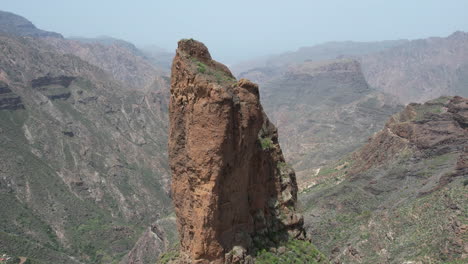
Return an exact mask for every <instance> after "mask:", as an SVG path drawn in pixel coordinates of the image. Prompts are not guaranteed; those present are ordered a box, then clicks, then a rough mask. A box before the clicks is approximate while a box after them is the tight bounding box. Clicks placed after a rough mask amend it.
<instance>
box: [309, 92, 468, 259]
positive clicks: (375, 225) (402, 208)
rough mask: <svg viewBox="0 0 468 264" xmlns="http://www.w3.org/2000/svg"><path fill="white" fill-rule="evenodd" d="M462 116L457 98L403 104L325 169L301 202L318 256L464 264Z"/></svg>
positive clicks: (466, 161)
mask: <svg viewBox="0 0 468 264" xmlns="http://www.w3.org/2000/svg"><path fill="white" fill-rule="evenodd" d="M467 117H468V99H467V98H462V97H459V96H455V97H440V98H438V99H435V100H432V101H429V102H426V103H424V104H416V103H412V104H409V105H408V106H407V107H406V108H405V109H404V110H403V111H402V112H400V113H398V114H396V115H394V116H392V117H391V118H390V119H389V120H388V122H387V123H386V124H385V127H384V128H383V129H382V130H381V131H379V132H378V133H376V134H375V135H374V136H372V137H371V138H369V140H368V142H367V144H365V145H364V146H363V147H362V148H361V149H359V150H358V151H355V152H353V153H351V154H349V155H347V156H346V157H345V158H343V159H341V160H339V161H337V162H335V163H334V164H332V165H329V166H327V167H326V168H324V169H323V172H321V175H320V177H321V178H322V180H319V179H318V180H317V182H318V184H317V185H315V186H314V187H311V188H309V189H307V190H305V191H304V192H302V193H301V195H300V199H301V202H302V204H304V205H305V208H307V209H306V210H305V212H304V215H305V217H304V219H305V227H306V230H307V233H308V234H311V235H312V238H313V239H314V240H316V241H320V243H316V245H317V246H318V248H319V250H321V251H322V252H324V253H325V254H327V255H328V256H330V260H331V261H332V263H357V262H359V263H429V262H432V263H444V262H450V263H457V262H459V261H461V262H463V260H465V259H466V254H467V253H468V251H467V248H466V246H465V245H466V243H465V242H464V237H463V236H464V235H465V236H466V234H465V233H464V232H463V231H462V230H463V229H466V226H464V225H463V224H462V223H463V221H464V220H465V218H466V217H465V215H466V214H465V213H466V188H467V187H466V185H467V183H468V181H467V178H468V127H467V126H466V120H467ZM316 178H318V176H317V177H316ZM465 262H466V261H465Z"/></svg>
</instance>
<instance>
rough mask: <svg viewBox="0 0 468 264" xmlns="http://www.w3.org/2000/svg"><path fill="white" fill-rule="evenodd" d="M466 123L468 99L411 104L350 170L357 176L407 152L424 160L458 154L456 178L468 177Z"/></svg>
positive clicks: (457, 98)
mask: <svg viewBox="0 0 468 264" xmlns="http://www.w3.org/2000/svg"><path fill="white" fill-rule="evenodd" d="M467 120H468V99H467V98H462V97H459V96H455V97H441V98H439V99H435V100H433V101H429V102H427V103H425V104H415V103H412V104H409V105H408V106H407V107H406V108H405V109H404V110H403V111H402V112H401V113H399V114H396V115H394V116H392V117H391V118H390V120H389V121H388V122H387V123H386V125H385V128H384V129H383V130H382V131H380V132H378V133H376V134H375V135H374V136H373V137H372V138H371V139H370V140H369V143H368V144H366V145H365V146H364V147H363V148H362V149H361V150H360V151H358V152H356V153H355V154H354V158H355V159H356V161H357V162H356V163H355V164H354V166H353V168H351V171H352V172H353V173H357V172H360V171H364V170H367V169H369V168H370V167H373V166H378V165H380V164H382V163H384V162H386V161H388V160H391V159H393V158H396V157H397V156H399V155H404V153H405V151H406V153H409V152H410V151H412V152H417V153H420V154H419V155H420V156H421V158H427V157H431V156H436V155H441V154H445V153H450V152H455V153H459V158H458V162H457V171H456V172H455V173H454V175H463V174H466V173H467V172H468V165H467V163H468V162H467V156H468V154H467V153H468V145H467V142H468V125H467V124H468V122H467ZM404 150H405V151H404ZM402 153H403V154H402Z"/></svg>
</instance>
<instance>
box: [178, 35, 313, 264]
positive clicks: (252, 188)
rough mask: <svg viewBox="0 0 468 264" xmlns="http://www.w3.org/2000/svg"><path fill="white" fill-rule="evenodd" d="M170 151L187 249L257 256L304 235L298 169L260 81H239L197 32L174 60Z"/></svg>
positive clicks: (223, 256) (199, 258)
mask: <svg viewBox="0 0 468 264" xmlns="http://www.w3.org/2000/svg"><path fill="white" fill-rule="evenodd" d="M169 112H170V113H169V114H170V136H169V158H170V166H171V171H172V196H173V200H174V205H175V210H176V214H177V221H178V229H179V234H180V246H181V248H180V250H181V253H182V254H181V256H185V258H186V261H188V262H192V263H251V262H253V260H252V257H251V256H250V255H251V254H252V253H254V252H255V250H256V249H261V248H269V247H274V246H275V245H276V244H277V243H279V242H280V241H282V240H286V239H288V238H290V237H293V238H300V237H304V236H305V233H304V229H303V218H302V215H301V214H299V213H298V212H297V211H296V202H297V184H296V177H295V173H294V171H293V170H292V168H291V167H290V166H288V165H287V164H286V163H285V160H284V157H283V154H282V151H281V148H280V146H279V144H278V135H277V130H276V128H275V127H274V126H273V124H272V123H270V121H269V120H268V118H267V116H266V115H265V114H264V112H263V109H262V106H261V104H260V98H259V91H258V86H257V85H256V84H254V83H252V82H250V81H249V80H246V79H241V80H239V81H237V80H236V79H235V78H234V77H233V75H232V73H231V72H230V71H229V69H228V68H227V67H226V66H224V65H223V64H221V63H218V62H216V61H214V60H212V58H211V56H210V53H209V51H208V49H207V48H206V46H205V45H204V44H203V43H201V42H198V41H195V40H192V39H189V40H187V39H185V40H181V41H179V43H178V49H177V51H176V56H175V58H174V61H173V64H172V76H171V99H170V108H169Z"/></svg>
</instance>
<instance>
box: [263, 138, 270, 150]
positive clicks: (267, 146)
mask: <svg viewBox="0 0 468 264" xmlns="http://www.w3.org/2000/svg"><path fill="white" fill-rule="evenodd" d="M260 145H261V146H262V149H263V150H267V149H271V148H273V141H272V140H271V138H260Z"/></svg>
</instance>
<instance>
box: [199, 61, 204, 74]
mask: <svg viewBox="0 0 468 264" xmlns="http://www.w3.org/2000/svg"><path fill="white" fill-rule="evenodd" d="M197 70H198V72H199V73H205V72H206V65H205V64H204V63H202V62H197Z"/></svg>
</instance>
